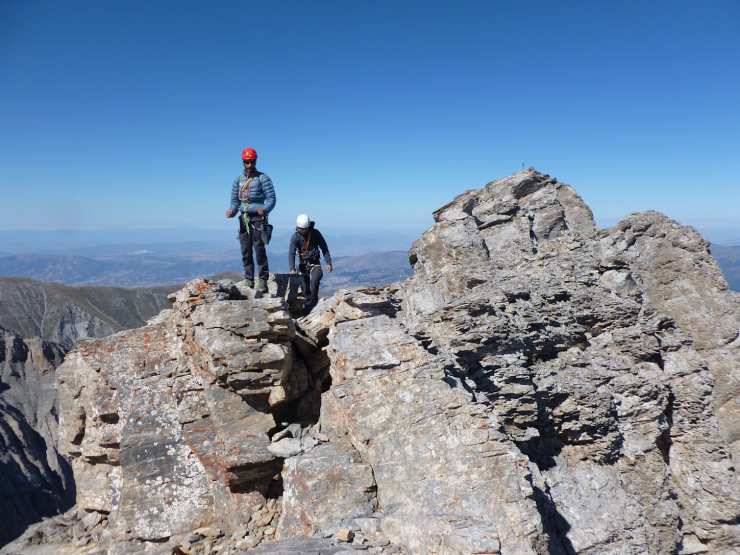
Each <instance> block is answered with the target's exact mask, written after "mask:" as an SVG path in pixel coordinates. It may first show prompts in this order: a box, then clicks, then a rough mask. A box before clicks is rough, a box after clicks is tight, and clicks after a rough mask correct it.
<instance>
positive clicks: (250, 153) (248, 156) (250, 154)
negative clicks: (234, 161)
mask: <svg viewBox="0 0 740 555" xmlns="http://www.w3.org/2000/svg"><path fill="white" fill-rule="evenodd" d="M256 159H257V151H256V150H254V149H253V148H245V149H244V150H242V160H256Z"/></svg>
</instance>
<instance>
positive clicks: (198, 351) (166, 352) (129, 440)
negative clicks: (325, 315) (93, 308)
mask: <svg viewBox="0 0 740 555" xmlns="http://www.w3.org/2000/svg"><path fill="white" fill-rule="evenodd" d="M172 300H173V302H174V304H173V308H172V310H169V311H165V312H163V313H162V314H161V315H160V316H159V317H158V318H157V319H155V321H153V322H151V323H150V324H149V325H147V326H145V327H143V328H139V329H136V330H130V331H126V332H122V333H119V334H116V335H114V336H111V337H109V338H106V339H102V340H95V341H87V342H83V343H81V344H80V346H79V347H78V348H77V349H76V350H75V351H73V352H72V353H71V354H70V355H69V356H68V358H67V360H66V362H65V364H64V365H62V367H60V369H59V371H58V373H57V379H58V384H59V398H60V411H61V419H60V442H59V443H60V444H59V447H60V450H61V451H62V452H63V453H65V454H66V455H67V456H68V457H69V458H70V459H71V462H72V468H73V470H74V476H75V480H76V482H77V510H78V511H85V512H86V513H90V514H93V513H96V514H100V515H103V516H104V520H105V522H106V527H105V530H102V531H101V530H98V532H99V533H98V535H97V536H95V537H93V536H88V540H89V541H90V542H92V543H94V544H100V545H101V547H103V548H104V549H107V550H108V552H110V553H113V552H118V551H121V550H122V551H127V550H129V551H135V550H136V549H144V548H145V547H146V545H148V544H149V545H154V544H155V543H159V544H163V545H167V544H169V543H172V542H175V543H177V542H178V541H180V539H181V537H182V536H186V535H187V534H188V533H189V532H191V531H192V530H194V529H197V528H200V527H204V526H217V527H219V528H220V529H223V530H226V531H233V530H235V529H236V528H237V527H239V526H240V525H242V524H244V525H246V524H247V523H249V522H250V518H251V516H252V515H253V514H254V513H258V512H260V511H261V508H262V507H263V506H264V505H265V504H266V503H268V502H270V503H273V504H274V502H275V499H274V498H275V497H278V496H279V494H280V491H279V481H278V480H279V473H280V470H281V468H282V459H280V458H279V457H277V456H275V455H274V454H273V453H271V452H270V450H269V449H268V447H269V446H270V444H271V435H272V434H273V433H274V431H275V430H277V429H279V424H278V423H277V422H276V418H275V411H277V410H279V408H280V407H282V406H285V405H287V404H289V403H290V401H292V400H294V399H295V398H296V397H298V396H300V395H301V394H303V393H305V392H306V391H307V390H308V387H309V376H308V370H307V368H306V366H305V364H303V362H302V361H301V360H300V359H299V357H294V348H293V345H292V341H293V338H294V335H295V329H294V327H293V322H292V320H291V319H290V318H289V317H288V315H287V313H286V312H285V310H284V305H283V303H282V302H281V301H279V300H277V299H254V298H253V295H252V293H251V291H241V292H240V291H239V290H238V289H236V288H235V287H234V286H233V284H218V283H217V284H214V283H209V282H206V281H202V280H200V281H194V282H191V283H190V284H188V286H186V287H185V288H184V289H183V290H181V291H179V292H178V293H177V295H175V296H173V299H172ZM273 514H274V513H273ZM91 518H92V517H91ZM271 519H272V518H270V519H268V521H267V522H265V523H264V524H262V526H263V527H264V526H267V525H269V522H270V520H271ZM147 542H148V544H147ZM152 542H154V543H152ZM137 545H138V546H139V547H136V546H137ZM106 546H107V547H106ZM163 548H164V547H163ZM170 549H171V548H170Z"/></svg>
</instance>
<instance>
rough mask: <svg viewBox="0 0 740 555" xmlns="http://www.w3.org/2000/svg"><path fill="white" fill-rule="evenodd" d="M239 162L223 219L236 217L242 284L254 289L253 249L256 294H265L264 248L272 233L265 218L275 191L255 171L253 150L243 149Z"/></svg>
mask: <svg viewBox="0 0 740 555" xmlns="http://www.w3.org/2000/svg"><path fill="white" fill-rule="evenodd" d="M242 162H243V164H244V172H243V173H242V174H241V175H240V176H238V177H237V178H236V179H235V180H234V184H233V185H232V187H231V204H230V206H229V209H228V210H227V211H226V217H227V218H232V217H234V216H236V215H237V214H239V246H240V247H241V251H242V263H243V264H244V280H245V281H246V283H247V286H249V287H253V286H254V261H253V259H252V248H253V247H254V253H255V256H256V258H257V266H258V275H257V287H256V288H255V290H256V291H257V292H260V293H265V292H266V291H267V278H268V277H269V276H270V267H269V265H268V262H267V252H266V251H265V244H266V243H269V241H270V235H271V232H272V226H271V225H270V224H269V223H268V221H267V215H268V214H269V213H270V211H271V210H272V209H273V208H275V188H274V187H273V186H272V180H271V179H270V178H269V177H268V176H267V175H266V174H264V173H262V172H261V171H258V170H257V151H256V150H254V149H253V148H245V149H244V150H243V151H242Z"/></svg>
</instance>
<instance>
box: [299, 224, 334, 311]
mask: <svg viewBox="0 0 740 555" xmlns="http://www.w3.org/2000/svg"><path fill="white" fill-rule="evenodd" d="M319 250H321V254H323V255H324V262H325V263H326V269H327V270H328V271H329V272H331V271H332V270H333V269H334V267H333V266H332V262H331V254H329V247H328V246H327V245H326V240H325V239H324V236H323V235H321V232H320V231H319V230H318V229H316V227H315V226H314V222H312V221H311V219H310V218H309V217H308V216H307V215H306V214H301V215H300V216H298V218H297V219H296V232H295V233H294V234H293V236H292V237H291V238H290V246H289V247H288V266H289V267H290V273H292V274H295V273H296V269H295V255H296V253H298V256H299V257H300V264H299V266H298V270H299V271H300V273H301V275H302V276H303V296H304V297H305V298H306V300H305V303H304V305H303V314H304V315H306V314H308V313H309V312H311V310H312V309H313V307H315V306H316V304H317V303H318V302H319V283H320V282H321V278H322V277H323V276H324V272H323V271H322V270H321V262H320V260H319Z"/></svg>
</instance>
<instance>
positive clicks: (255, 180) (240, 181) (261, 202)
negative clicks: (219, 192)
mask: <svg viewBox="0 0 740 555" xmlns="http://www.w3.org/2000/svg"><path fill="white" fill-rule="evenodd" d="M246 182H247V177H246V176H245V175H244V174H242V175H240V176H238V177H237V178H236V179H235V180H234V184H233V185H232V186H231V205H230V206H229V208H230V209H231V210H232V211H233V212H234V213H236V211H237V210H239V211H240V212H242V213H244V212H246V213H247V214H256V213H257V209H258V208H263V209H264V210H265V213H266V214H269V213H270V211H271V210H272V209H273V208H275V188H274V187H273V185H272V180H271V179H270V178H269V177H268V176H267V174H264V173H262V172H260V171H256V172H254V175H253V176H252V183H251V185H250V186H249V196H248V197H247V201H246V202H242V201H240V200H239V191H240V190H241V188H242V187H243V186H244V185H245V184H246Z"/></svg>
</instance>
